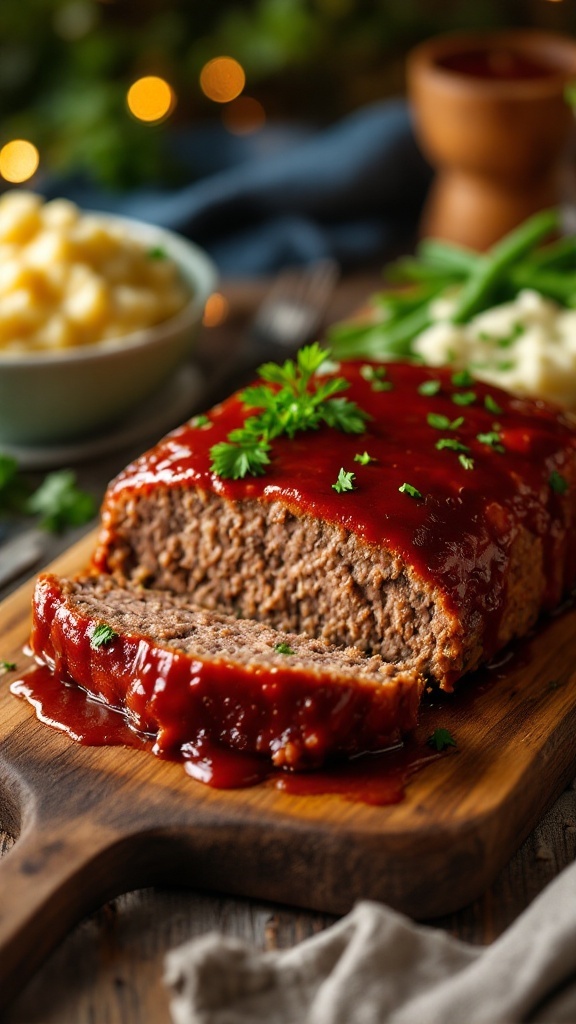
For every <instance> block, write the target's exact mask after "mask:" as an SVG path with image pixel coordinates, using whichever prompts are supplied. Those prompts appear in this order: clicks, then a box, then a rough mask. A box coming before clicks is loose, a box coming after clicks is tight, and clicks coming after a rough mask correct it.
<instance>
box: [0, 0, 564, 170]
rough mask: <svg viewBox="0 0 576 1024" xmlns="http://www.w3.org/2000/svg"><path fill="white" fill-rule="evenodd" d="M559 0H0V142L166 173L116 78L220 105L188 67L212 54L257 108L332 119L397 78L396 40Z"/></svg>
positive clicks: (553, 11) (523, 17) (84, 163)
mask: <svg viewBox="0 0 576 1024" xmlns="http://www.w3.org/2000/svg"><path fill="white" fill-rule="evenodd" d="M575 7H576V5H575V4H574V3H573V0H564V2H557V3H551V2H547V0H532V2H531V0H235V2H230V0H1V2H0V109H1V111H2V120H1V122H0V125H1V127H0V144H2V143H3V142H5V141H7V140H8V139H10V138H15V137H24V138H27V139H30V140H31V141H33V142H34V143H35V144H36V145H37V146H38V147H39V149H40V152H41V155H42V161H43V166H44V167H46V168H47V169H49V170H55V171H65V172H81V173H82V172H85V173H88V174H89V175H90V176H91V177H92V178H95V179H96V180H98V181H99V182H100V183H102V184H104V185H108V186H111V187H116V188H119V187H127V186H131V185H134V184H138V183H143V182H151V181H164V182H170V181H174V180H175V179H176V178H177V177H178V169H177V168H176V167H175V166H174V163H173V160H172V159H170V158H168V156H167V153H166V147H165V146H164V145H163V141H164V138H165V133H166V126H165V125H157V126H149V125H143V124H140V123H138V122H136V121H135V120H133V119H132V118H131V117H130V115H129V114H128V112H127V109H126V102H125V97H126V91H127V89H128V87H129V85H130V84H131V82H132V81H134V79H135V78H137V77H138V76H139V75H142V74H161V75H163V76H164V77H166V78H167V79H168V80H169V81H170V83H171V84H172V85H173V87H174V88H175V90H176V93H177V96H178V106H177V108H176V112H175V114H174V115H173V117H172V118H171V119H170V122H169V123H170V124H174V123H175V124H178V123H182V122H186V121H189V120H192V119H197V118H200V117H217V116H219V113H220V111H219V110H218V109H217V108H216V106H215V105H214V104H210V103H209V102H208V101H207V100H205V99H204V97H203V96H202V94H201V91H200V89H199V85H198V76H199V72H200V69H201V68H202V66H203V64H204V63H205V62H206V60H208V59H210V58H211V57H214V56H218V55H221V54H228V55H230V56H233V57H236V58H237V59H238V60H239V61H240V62H241V63H242V65H243V67H244V68H245V70H246V73H247V86H246V92H247V93H248V94H249V95H253V96H256V97H258V98H260V99H261V100H262V101H263V102H264V105H265V108H266V112H267V114H268V115H269V116H271V117H274V116H281V117H288V118H290V117H293V118H298V119H302V118H312V119H314V120H317V121H329V120H332V119H334V118H336V117H338V116H340V115H342V114H343V113H345V112H346V111H348V110H350V109H353V108H355V107H357V106H359V105H361V104H362V103H365V102H368V101H370V100H373V99H377V98H380V97H382V96H385V95H389V94H391V93H394V92H397V91H398V90H399V89H401V88H402V64H403V57H404V54H405V53H406V50H407V49H409V47H410V46H412V45H413V44H414V43H416V42H418V41H419V40H420V39H423V38H425V37H427V36H430V35H434V34H437V33H439V32H442V31H446V30H450V29H457V28H463V27H464V28H472V27H492V26H499V25H540V26H549V27H552V28H559V29H561V30H564V31H569V32H572V31H574V30H575V29H576V11H575Z"/></svg>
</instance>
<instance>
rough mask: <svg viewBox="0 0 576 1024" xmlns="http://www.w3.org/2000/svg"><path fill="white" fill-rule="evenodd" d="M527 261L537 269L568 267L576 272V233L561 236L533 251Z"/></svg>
mask: <svg viewBox="0 0 576 1024" xmlns="http://www.w3.org/2000/svg"><path fill="white" fill-rule="evenodd" d="M526 262H527V263H528V264H529V265H530V266H531V267H534V268H535V269H538V268H541V269H546V270H548V269H552V268H554V269H561V268H566V269H567V270H572V271H574V272H575V273H576V235H570V236H569V237H566V238H560V239H558V241H557V242H552V243H551V244H550V245H546V246H544V247H543V248H542V249H539V250H538V251H537V252H535V253H531V254H530V256H529V257H528V259H527V261H526Z"/></svg>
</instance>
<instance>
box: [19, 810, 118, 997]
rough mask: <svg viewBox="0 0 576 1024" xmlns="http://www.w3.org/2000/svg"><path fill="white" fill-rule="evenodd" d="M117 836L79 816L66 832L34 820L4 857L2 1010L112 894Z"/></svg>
mask: <svg viewBox="0 0 576 1024" xmlns="http://www.w3.org/2000/svg"><path fill="white" fill-rule="evenodd" d="M117 842H118V839H117V838H116V840H115V838H114V837H113V836H111V835H110V834H109V833H108V834H107V835H106V834H102V829H98V830H97V829H95V828H94V827H93V826H90V824H89V823H88V822H85V821H81V822H79V823H78V828H77V829H75V830H74V831H73V832H71V833H70V834H67V835H66V837H65V838H63V837H62V834H61V833H60V834H59V835H58V834H56V833H55V832H54V831H53V830H51V829H50V828H49V827H44V826H43V825H41V824H38V822H30V823H29V824H28V826H27V827H26V828H25V831H24V832H23V834H22V835H21V837H20V838H19V839H18V840H17V842H16V843H15V845H14V846H13V848H12V849H11V850H10V852H9V853H7V854H6V856H5V857H3V858H2V860H1V861H0V1010H2V1009H3V1008H4V1007H5V1006H6V1004H7V1003H8V1002H9V1001H10V1000H11V999H12V998H14V996H15V995H16V994H17V993H18V992H19V991H20V989H21V988H22V987H23V986H24V984H25V983H26V982H27V981H28V979H29V978H30V976H31V975H32V974H33V972H34V971H35V970H36V968H37V967H38V966H39V965H40V964H41V963H42V961H43V960H44V959H45V958H46V957H47V956H48V954H49V953H50V951H51V950H52V949H53V948H54V946H55V945H56V944H57V943H58V942H60V941H61V939H63V938H64V936H65V935H66V934H67V933H68V932H69V931H70V929H71V928H72V927H73V925H74V924H76V922H77V921H78V920H79V919H80V918H81V917H82V916H83V915H84V914H86V913H88V911H90V910H92V909H94V908H95V907H96V906H98V905H100V904H101V903H102V902H104V901H105V900H106V899H107V898H109V897H110V895H112V894H115V893H111V892H110V879H108V878H107V877H106V875H107V871H106V859H107V858H106V851H107V850H108V851H110V850H111V849H112V847H113V846H114V845H115V843H116V844H117Z"/></svg>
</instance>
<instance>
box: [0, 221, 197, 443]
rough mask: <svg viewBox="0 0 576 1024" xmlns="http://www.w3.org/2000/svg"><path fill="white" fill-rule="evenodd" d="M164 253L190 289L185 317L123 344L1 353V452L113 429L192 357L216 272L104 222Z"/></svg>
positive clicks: (149, 234) (181, 245) (172, 241)
mask: <svg viewBox="0 0 576 1024" xmlns="http://www.w3.org/2000/svg"><path fill="white" fill-rule="evenodd" d="M98 216H101V217H102V219H103V220H106V221H107V222H108V223H110V222H112V223H115V224H119V225H120V226H121V227H122V228H123V229H124V230H125V231H126V233H127V234H130V235H131V236H132V237H134V238H137V239H141V240H142V241H143V242H144V243H145V244H146V245H149V246H156V245H157V246H161V247H162V248H163V249H164V250H165V251H166V253H167V255H168V256H169V257H171V258H172V259H173V260H174V262H175V263H176V264H177V265H178V267H179V269H180V273H181V275H182V278H183V279H184V281H185V282H186V284H187V285H188V287H189V288H190V301H189V302H188V303H187V304H186V306H184V308H183V309H182V310H180V312H179V313H177V314H176V315H175V316H173V317H171V318H170V319H169V320H165V321H164V322H163V323H160V324H157V325H156V326H154V327H147V328H145V329H143V330H139V331H134V332H133V333H132V334H127V335H124V337H122V338H115V339H109V340H106V341H101V342H96V343H94V344H90V345H86V346H77V347H74V348H72V347H71V348H69V349H62V350H59V351H54V352H29V353H24V354H18V355H17V356H14V355H8V354H5V355H3V354H2V353H1V352H0V445H1V444H2V442H6V443H8V444H16V445H31V444H33V445H41V444H55V443H61V442H63V441H70V440H72V439H76V438H80V437H83V436H89V435H90V434H94V433H96V432H97V431H98V430H100V429H103V428H109V427H110V426H112V425H113V424H114V422H115V421H119V420H121V419H122V418H123V417H125V416H126V415H128V414H129V413H130V412H131V411H132V410H134V409H136V408H137V407H138V406H140V405H141V404H142V403H143V402H145V400H146V399H147V398H149V397H150V396H151V395H152V394H153V393H154V392H155V391H157V390H158V389H159V388H160V387H161V386H162V385H163V384H164V383H165V382H166V381H167V380H168V378H169V377H170V376H171V375H172V374H173V373H174V372H175V371H176V369H177V368H178V367H179V366H180V365H181V364H182V363H183V362H184V361H185V360H186V358H187V357H188V356H189V355H190V354H191V352H192V351H193V345H194V340H195V337H196V334H197V332H198V328H199V327H200V324H201V321H202V313H203V310H204V305H205V303H206V300H207V298H208V296H209V295H210V293H211V292H212V291H213V290H214V288H215V286H216V281H217V272H216V268H215V266H214V264H213V263H212V261H211V260H210V259H209V257H208V256H207V255H206V254H205V253H204V251H203V250H202V249H200V248H198V246H196V245H194V244H193V243H192V242H189V241H187V240H186V239H185V238H182V237H181V236H179V235H177V234H175V233H174V232H173V231H167V230H165V229H164V228H159V227H154V226H153V225H150V224H145V223H143V222H142V221H137V220H132V219H131V218H128V217H112V216H109V215H107V214H101V215H98Z"/></svg>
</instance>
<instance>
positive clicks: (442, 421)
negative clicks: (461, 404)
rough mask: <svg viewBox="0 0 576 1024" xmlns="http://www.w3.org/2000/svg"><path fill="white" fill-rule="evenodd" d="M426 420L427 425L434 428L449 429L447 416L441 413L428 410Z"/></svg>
mask: <svg viewBox="0 0 576 1024" xmlns="http://www.w3.org/2000/svg"><path fill="white" fill-rule="evenodd" d="M426 422H427V424H428V426H429V427H434V430H450V420H449V419H448V417H447V416H442V414H441V413H438V412H429V413H428V415H427V417H426Z"/></svg>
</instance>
